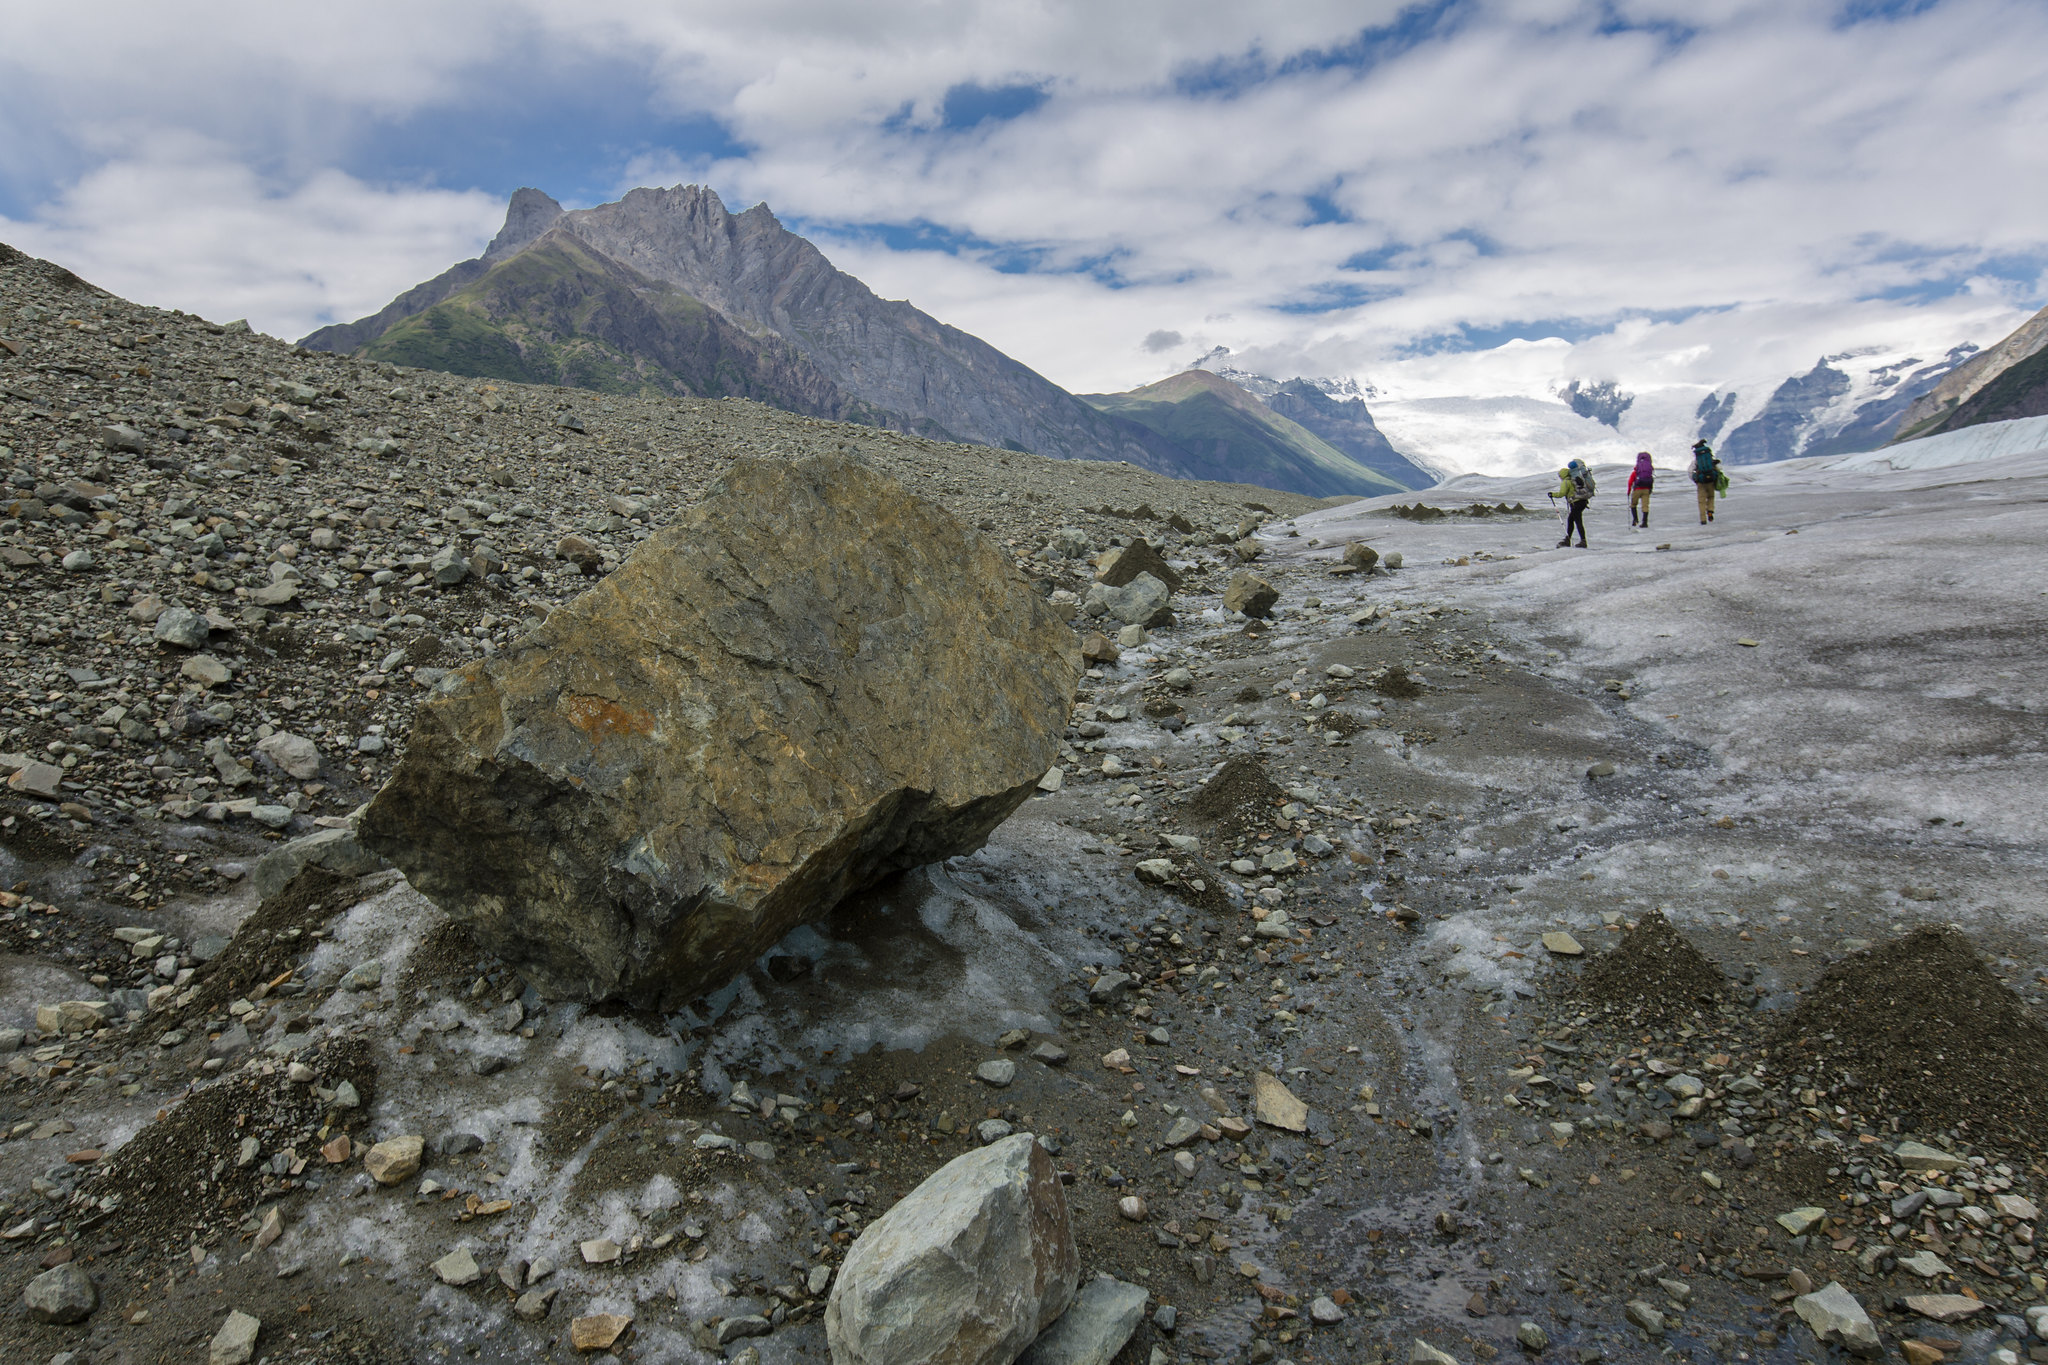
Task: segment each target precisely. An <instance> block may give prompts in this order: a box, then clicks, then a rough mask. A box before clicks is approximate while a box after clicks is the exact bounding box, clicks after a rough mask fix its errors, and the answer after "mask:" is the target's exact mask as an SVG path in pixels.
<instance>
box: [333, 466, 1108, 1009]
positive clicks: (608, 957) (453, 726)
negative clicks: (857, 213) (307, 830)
mask: <svg viewBox="0 0 2048 1365" xmlns="http://www.w3.org/2000/svg"><path fill="white" fill-rule="evenodd" d="M797 537H800V539H796V538H797ZM1080 668H1081V658H1080V651H1079V650H1078V648H1077V647H1076V645H1075V641H1074V636H1073V633H1072V632H1071V631H1070V630H1069V629H1068V628H1067V626H1066V625H1065V624H1064V623H1063V622H1062V621H1061V620H1060V619H1059V618H1058V616H1057V615H1055V613H1054V612H1053V611H1052V609H1051V608H1050V607H1049V606H1048V605H1047V604H1046V603H1045V601H1044V600H1043V599H1042V598H1040V597H1039V596H1038V594H1037V593H1036V592H1034V591H1033V590H1032V588H1031V587H1030V585H1029V584H1027V583H1026V582H1025V581H1024V580H1023V579H1022V578H1021V577H1020V576H1019V575H1018V574H1017V573H1016V571H1015V570H1014V568H1013V567H1012V566H1011V565H1010V564H1009V562H1008V561H1007V560H1006V559H1005V557H1004V555H1003V553H1002V550H1001V547H1000V546H999V545H997V544H996V543H995V542H993V541H990V540H987V539H984V538H983V537H981V536H980V535H978V534H976V533H975V532H973V531H971V530H969V529H968V528H967V527H965V526H963V525H962V524H961V523H960V522H959V521H957V520H955V519H954V518H953V517H952V516H951V515H950V514H949V513H947V512H946V511H945V510H944V509H942V508H940V507H938V506H937V505H936V504H934V503H930V502H927V501H924V500H923V499H921V498H918V497H915V496H913V495H912V494H910V493H909V492H907V491H906V490H905V489H904V488H903V487H902V486H901V485H899V484H897V483H896V482H895V481H893V480H891V479H888V478H886V477H884V476H883V475H881V474H879V473H876V472H875V471H874V470H872V469H870V468H869V467H867V466H866V465H864V464H861V463H859V462H857V461H853V460H848V459H845V458H842V457H838V456H824V457H813V458H806V459H799V460H759V461H741V462H739V463H737V464H735V465H734V466H733V467H732V468H731V470H730V471H729V472H728V473H727V474H726V476H725V477H724V478H723V479H722V480H720V482H719V483H718V484H716V485H714V486H713V488H712V489H711V490H710V491H709V492H708V493H707V494H706V495H705V497H704V499H703V501H702V502H701V503H699V505H698V507H697V508H696V510H695V511H694V512H693V513H692V514H691V515H690V516H689V517H688V518H687V519H685V520H683V521H681V522H678V523H675V524H673V525H671V526H669V527H666V528H664V529H663V530H661V531H659V532H657V533H656V534H655V535H654V536H652V537H651V538H649V539H648V540H647V541H646V542H644V543H643V544H642V545H641V547H640V548H639V549H638V550H637V551H635V552H634V554H633V555H632V556H631V557H630V558H629V559H628V560H627V561H626V562H625V563H624V564H622V565H621V566H620V567H619V568H618V569H617V570H616V571H615V572H614V573H612V574H611V575H610V576H609V577H607V578H605V579H604V580H603V581H602V582H601V583H599V584H597V585H596V586H595V587H593V588H591V589H590V590H589V591H588V592H586V593H584V594H583V595H582V596H581V597H579V598H577V599H576V600H575V601H573V602H571V603H569V604H568V605H566V606H564V607H562V608H560V609H558V610H556V611H555V612H554V613H553V614H552V615H550V616H549V617H548V619H547V621H546V622H545V623H544V624H543V625H541V626H540V627H539V628H538V629H537V630H535V631H534V632H533V633H532V634H531V635H529V636H527V637H526V638H524V639H523V640H519V641H516V642H514V643H513V644H512V645H511V646H510V647H509V648H507V649H505V650H503V651H502V652H500V653H499V654H497V655H495V656H492V657H490V658H487V659H484V660H480V661H478V662H476V663H473V664H471V665H469V666H468V667H466V668H464V669H462V670H460V671H459V672H457V673H455V674H451V675H450V676H449V678H448V679H447V680H444V682H443V683H442V684H441V685H440V687H439V688H437V690H436V692H435V693H434V694H433V695H432V696H431V697H430V698H429V699H428V700H427V701H426V702H424V703H423V704H422V705H421V707H420V708H419V710H418V712H417V714H416V717H415V721H414V729H413V733H412V736H411V738H410V740H409V741H408V743H407V745H406V749H405V758H404V760H403V761H402V762H401V763H400V764H399V767H398V770H397V772H395V773H394V774H393V776H392V778H391V781H390V782H389V783H388V784H386V786H385V787H384V789H383V791H382V792H380V793H379V794H378V796H377V798H376V800H375V801H374V802H372V803H371V805H370V807H369V809H368V810H367V811H365V812H364V814H363V816H362V819H361V821H360V822H359V827H358V837H359V839H360V841H361V843H362V844H363V845H364V846H365V847H366V848H369V849H371V850H373V851H375V852H377V853H379V854H381V855H382V856H384V857H385V858H388V859H389V860H390V861H391V862H393V863H395V864H397V866H398V867H399V868H401V869H402V870H403V871H404V872H405V873H406V876H407V878H408V880H410V881H411V883H412V885H413V886H414V887H415V888H417V889H418V890H420V891H421V892H423V893H424V894H425V895H427V896H428V897H429V898H431V899H432V900H433V901H434V902H435V903H436V904H438V905H439V906H440V907H441V908H442V909H444V910H446V911H447V912H448V913H449V914H450V915H452V916H454V917H455V918H457V919H459V920H463V921H465V922H466V923H468V925H469V926H470V929H471V931H472V933H474V934H475V936H476V937H477V938H478V940H479V941H481V942H482V943H483V944H484V945H485V946H486V947H488V948H490V949H491V950H492V951H494V952H495V953H496V954H497V955H498V956H499V957H501V958H503V959H505V960H506V961H507V962H508V963H509V964H510V965H512V966H514V967H515V968H517V969H518V970H519V972H520V973H521V975H523V976H524V977H525V978H526V979H527V980H528V981H529V982H531V983H532V984H533V985H534V986H535V987H536V988H537V989H539V990H540V991H541V992H542V993H543V994H545V995H549V996H553V997H556V998H579V999H586V1000H597V999H619V1000H625V1001H628V1002H630V1003H633V1004H636V1005H642V1006H651V1007H672V1006H675V1005H678V1004H681V1003H685V1002H687V1001H689V1000H690V999H692V998H693V997H695V996H698V995H701V994H703V993H705V992H706V991H710V990H715V989H716V988H717V987H719V986H721V985H723V984H724V983H725V982H726V981H727V980H729V979H730V978H731V977H732V976H733V975H734V974H735V973H736V972H738V971H740V970H743V969H744V968H745V966H746V965H747V964H748V963H750V962H752V961H753V960H754V959H755V958H757V957H758V956H760V954H761V953H762V952H764V951H766V950H767V949H768V948H769V947H770V946H772V945H773V944H774V943H775V942H776V941H777V940H779V939H780V938H781V937H782V936H783V935H784V934H786V933H788V932H789V930H790V929H792V928H794V927H796V926H797V925H798V924H801V923H803V922H804V921H806V920H809V919H812V918H815V917H817V916H819V915H822V914H823V913H825V912H826V911H828V910H830V909H831V908H832V906H833V905H835V904H836V903H837V902H839V901H840V900H842V899H844V898H845V897H846V896H847V895H850V894H851V893H853V892H855V891H858V890H860V889H862V888H863V887H866V886H870V885H872V884H874V883H875V882H877V881H879V880H881V879H882V878H884V877H887V876H890V875H892V874H894V873H897V872H901V871H904V870H906V869H908V868H912V867H916V866H919V865H921V864H925V863H931V862H937V861H940V860H942V859H945V858H948V857H952V856H955V855H958V854H961V853H967V852H972V851H973V850H974V849H976V848H978V847H980V846H981V844H982V842H983V841H984V840H985V839H987V837H988V835H989V833H990V832H991V831H992V830H994V828H995V827H996V825H997V824H999V823H1000V822H1001V821H1002V820H1003V819H1004V818H1005V817H1006V816H1008V815H1009V813H1010V812H1011V811H1012V810H1014V809H1016V808H1017V806H1018V805H1020V804H1022V803H1023V801H1024V800H1025V799H1026V798H1027V797H1029V796H1030V794H1031V793H1032V792H1033V791H1035V790H1037V786H1038V782H1039V780H1040V779H1041V778H1042V777H1043V776H1044V774H1045V772H1046V770H1047V769H1048V768H1050V767H1051V766H1052V763H1053V761H1054V759H1055V758H1056V757H1057V755H1058V752H1059V747H1060V741H1061V738H1062V735H1063V733H1064V731H1065V728H1066V722H1067V713H1068V707H1069V704H1070V702H1071V700H1072V697H1073V689H1074V684H1075V683H1076V681H1078V679H1079V675H1080Z"/></svg>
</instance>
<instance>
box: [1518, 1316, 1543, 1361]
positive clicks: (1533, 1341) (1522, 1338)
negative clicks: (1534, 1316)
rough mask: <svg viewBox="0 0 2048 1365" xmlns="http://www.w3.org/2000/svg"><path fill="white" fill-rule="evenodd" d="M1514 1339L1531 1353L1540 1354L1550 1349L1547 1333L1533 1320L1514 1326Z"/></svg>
mask: <svg viewBox="0 0 2048 1365" xmlns="http://www.w3.org/2000/svg"><path fill="white" fill-rule="evenodd" d="M1515 1341H1516V1343H1517V1344H1518V1345H1520V1346H1521V1348H1522V1349H1523V1350H1525V1351H1527V1352H1528V1353H1529V1354H1531V1355H1542V1354H1543V1353H1544V1352H1545V1351H1547V1350H1549V1349H1550V1336H1549V1334H1548V1333H1546V1332H1545V1331H1544V1330H1543V1329H1542V1328H1541V1327H1539V1326H1537V1325H1536V1324H1535V1323H1533V1322H1525V1323H1523V1324H1522V1325H1521V1326H1519V1327H1517V1328H1515Z"/></svg>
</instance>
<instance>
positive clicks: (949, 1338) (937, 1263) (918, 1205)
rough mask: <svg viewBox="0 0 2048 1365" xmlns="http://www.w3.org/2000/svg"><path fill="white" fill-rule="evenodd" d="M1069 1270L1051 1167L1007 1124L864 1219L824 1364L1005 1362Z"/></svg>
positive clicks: (1054, 1299)
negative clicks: (995, 1137)
mask: <svg viewBox="0 0 2048 1365" xmlns="http://www.w3.org/2000/svg"><path fill="white" fill-rule="evenodd" d="M1079 1279H1080V1262H1079V1258H1078V1256H1077V1254H1076V1252H1075V1249H1074V1234H1073V1229H1072V1228H1071V1227H1070V1226H1069V1224H1068V1222H1067V1201H1066V1195H1065V1194H1064V1193H1063V1192H1062V1191H1061V1189H1060V1181H1059V1173H1058V1172H1057V1171H1055V1170H1054V1169H1053V1164H1052V1158H1051V1157H1049V1156H1047V1155H1046V1153H1045V1149H1044V1148H1043V1147H1040V1146H1039V1145H1038V1140H1037V1139H1036V1138H1034V1137H1032V1136H1031V1135H1030V1134H1029V1133H1018V1134H1015V1135H1013V1136H1011V1137H1006V1138H1003V1139H1002V1140H1001V1141H999V1142H995V1143H993V1144H991V1145H989V1146H987V1147H984V1148H982V1149H981V1150H980V1151H977V1152H970V1153H968V1154H967V1155H966V1156H962V1157H956V1158H954V1159H953V1160H952V1161H949V1162H947V1163H946V1164H945V1165H944V1166H941V1167H940V1168H939V1169H938V1170H937V1171H936V1172H934V1173H933V1174H932V1175H931V1176H930V1177H928V1178H927V1179H926V1180H925V1181H924V1183H923V1184H921V1185H919V1186H918V1187H917V1188H916V1189H914V1190H912V1191H911V1192H910V1193H909V1194H908V1195H906V1196H904V1198H903V1199H902V1200H901V1201H900V1202H898V1203H897V1204H896V1206H895V1207H894V1208H892V1209H890V1210H889V1211H888V1212H887V1213H885V1214H883V1215H882V1216H881V1217H880V1218H878V1219H876V1220H875V1221H874V1222H873V1223H872V1224H870V1225H869V1227H868V1229H867V1231H866V1232H864V1233H862V1234H861V1237H860V1240H859V1241H857V1242H855V1243H854V1244H853V1250H852V1251H850V1252H849V1253H848V1254H847V1257H846V1262H845V1264H844V1265H843V1266H842V1267H841V1268H840V1271H839V1277H838V1279H837V1280H836V1281H835V1282H834V1284H833V1286H832V1297H831V1299H830V1301H829V1302H828V1303H827V1304H826V1307H825V1340H826V1343H827V1345H828V1346H829V1347H830V1348H831V1351H832V1359H833V1361H834V1365H927V1363H928V1362H929V1363H930V1365H938V1362H945V1365H1008V1362H1010V1361H1012V1360H1014V1359H1016V1357H1017V1354H1018V1352H1020V1351H1022V1350H1023V1349H1024V1347H1025V1346H1026V1345H1028V1344H1029V1343H1030V1342H1031V1341H1032V1339H1033V1338H1035V1337H1037V1336H1038V1335H1039V1334H1040V1333H1041V1332H1043V1331H1045V1329H1046V1328H1047V1327H1049V1326H1051V1325H1052V1323H1053V1322H1054V1320H1055V1319H1057V1318H1058V1317H1059V1316H1060V1315H1061V1314H1062V1313H1064V1312H1065V1311H1067V1306H1068V1305H1069V1304H1070V1303H1072V1302H1073V1300H1074V1287H1075V1285H1076V1283H1077V1282H1078V1281H1079ZM1139 1303H1140V1307H1141V1308H1142V1306H1143V1294H1142V1293H1140V1295H1139ZM1128 1334H1129V1333H1128V1331H1126V1335H1128Z"/></svg>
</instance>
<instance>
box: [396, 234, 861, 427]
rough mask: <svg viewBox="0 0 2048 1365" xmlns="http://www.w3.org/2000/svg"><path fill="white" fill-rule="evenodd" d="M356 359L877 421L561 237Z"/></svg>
mask: <svg viewBox="0 0 2048 1365" xmlns="http://www.w3.org/2000/svg"><path fill="white" fill-rule="evenodd" d="M359 354H361V355H363V356H366V357H369V358H371V359H374V360H388V361H391V362H392V363H393V364H398V365H409V366H414V367H417V368H421V369H433V370H445V371H448V372H450V373H452V374H465V375H474V376H478V377H482V378H491V379H504V380H508V381H511V382H513V383H520V384H563V385H570V386H573V387H576V388H584V389H596V390H598V391H600V392H603V393H633V394H668V395H672V396H677V397H693V398H724V397H735V398H751V399H754V400H756V401H757V402H761V403H766V404H769V405H771V406H774V407H778V408H783V409H786V410H788V411H791V412H802V413H808V414H810V415H813V416H817V417H829V418H834V419H837V420H841V421H863V420H869V421H872V420H873V419H874V417H875V415H876V414H874V413H872V412H870V411H869V410H868V409H867V406H866V405H865V404H861V403H859V402H857V401H855V400H853V399H851V398H849V397H848V396H847V395H846V394H845V393H844V392H843V391H842V390H841V389H840V388H839V387H838V386H837V385H836V384H834V383H833V382H832V381H831V380H830V379H828V378H826V377H825V376H824V375H823V374H821V373H820V372H819V371H818V369H817V368H816V367H815V366H814V365H812V364H811V363H810V362H809V361H808V360H806V359H805V358H804V357H803V355H802V354H801V353H800V352H798V351H797V350H796V348H795V347H793V346H791V345H789V344H788V343H787V342H784V341H782V340H781V339H779V338H776V337H756V336H753V335H750V334H749V333H747V332H746V331H744V330H742V329H741V328H740V327H739V326H738V325H736V324H735V323H733V322H732V321H730V320H729V319H727V318H726V317H725V316H724V315H723V314H721V313H719V312H718V311H717V310H715V309H712V308H709V307H707V306H706V305H704V304H703V303H701V302H699V301H698V300H697V299H695V298H692V297H691V296H690V295H689V294H686V293H684V292H683V291H682V290H681V289H678V288H676V287H675V286H674V285H670V284H664V283H662V282H661V281H659V280H652V279H649V278H647V277H646V276H644V275H642V274H640V273H639V272H638V271H635V270H632V269H630V268H628V267H626V266H624V265H621V264H619V263H618V262H617V261H615V260H612V259H611V258H610V257H608V256H606V255H604V254H603V253H602V252H599V251H597V250H596V249H594V248H593V247H591V246H589V245H588V244H587V243H585V242H582V241H580V240H579V239H577V238H576V237H575V236H573V235H571V234H569V233H567V232H564V231H562V230H560V229H553V230H550V231H548V232H545V233H543V234H542V235H541V236H540V237H539V238H538V239H537V240H535V241H534V242H533V243H532V244H531V245H529V246H527V247H526V248H525V249H524V250H522V251H519V252H517V253H516V254H514V255H511V256H509V257H507V258H506V259H504V260H501V261H500V262H498V263H497V264H496V265H493V266H491V267H490V268H489V269H488V270H486V271H485V272H484V273H483V274H482V275H481V276H480V277H479V278H477V279H476V280H474V281H473V282H471V283H468V284H466V285H463V286H462V287H461V288H459V289H457V290H455V291H454V292H453V293H451V294H449V295H448V296H447V297H446V298H444V299H442V300H441V301H440V302H438V303H436V304H434V305H433V306H432V307H429V308H427V309H425V310H424V311H422V312H419V313H415V314H413V315H412V316H410V317H407V318H405V319H404V320H403V321H400V322H398V323H396V324H395V325H393V326H391V327H389V328H388V329H387V330H385V331H384V332H383V333H382V334H381V335H379V336H378V337H376V338H375V339H374V340H372V341H370V342H369V343H367V344H366V345H364V346H363V347H362V349H361V351H360V352H359Z"/></svg>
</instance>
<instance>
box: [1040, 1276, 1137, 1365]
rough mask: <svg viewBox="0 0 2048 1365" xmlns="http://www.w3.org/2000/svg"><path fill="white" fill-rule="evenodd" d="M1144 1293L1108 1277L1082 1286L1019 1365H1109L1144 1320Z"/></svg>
mask: <svg viewBox="0 0 2048 1365" xmlns="http://www.w3.org/2000/svg"><path fill="white" fill-rule="evenodd" d="M1148 1297H1149V1295H1147V1294H1146V1292H1145V1290H1144V1289H1142V1288H1141V1287H1139V1286H1138V1285H1134V1284H1125V1283H1124V1282H1123V1281H1122V1280H1118V1279H1114V1278H1112V1277H1110V1276H1108V1275H1098V1276H1096V1277H1095V1278H1094V1279H1093V1280H1090V1281H1089V1282H1088V1283H1087V1284H1086V1285H1084V1286H1082V1289H1081V1292H1080V1293H1079V1294H1077V1295H1076V1296H1075V1297H1074V1305H1073V1307H1071V1308H1069V1309H1068V1310H1067V1311H1066V1312H1065V1313H1062V1314H1061V1315H1060V1318H1059V1321H1057V1322H1055V1323H1053V1324H1052V1326H1050V1327H1048V1328H1046V1330H1045V1332H1044V1334H1043V1335H1041V1336H1040V1337H1039V1338H1038V1339H1037V1340H1036V1341H1034V1342H1032V1343H1031V1345H1030V1347H1029V1348H1028V1349H1027V1350H1026V1351H1025V1352H1024V1354H1023V1355H1021V1356H1019V1357H1018V1358H1017V1365H1109V1362H1110V1361H1112V1360H1114V1359H1116V1356H1117V1353H1118V1352H1119V1351H1121V1350H1123V1348H1124V1343H1125V1342H1127V1341H1129V1340H1130V1339H1131V1333H1133V1332H1135V1331H1136V1330H1137V1329H1138V1321H1139V1319H1141V1318H1143V1317H1144V1316H1145V1301H1146V1299H1147V1298H1148Z"/></svg>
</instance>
